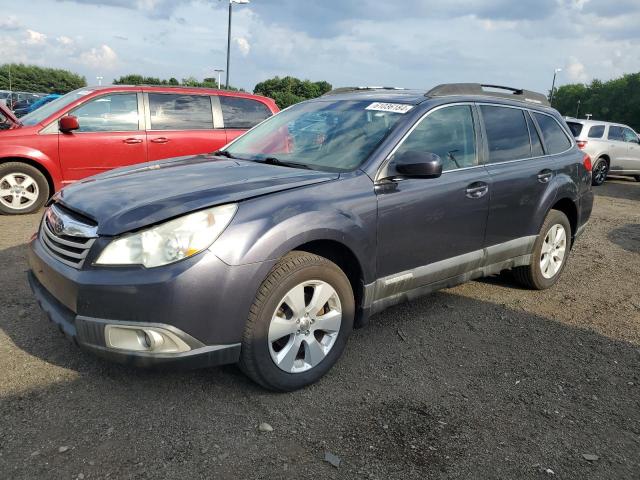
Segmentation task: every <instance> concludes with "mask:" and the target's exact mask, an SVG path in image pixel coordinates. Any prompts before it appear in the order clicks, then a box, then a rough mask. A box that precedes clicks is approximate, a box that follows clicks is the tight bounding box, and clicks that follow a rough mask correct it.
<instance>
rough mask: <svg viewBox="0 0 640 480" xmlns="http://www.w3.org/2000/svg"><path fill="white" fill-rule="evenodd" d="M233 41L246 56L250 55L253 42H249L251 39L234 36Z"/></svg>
mask: <svg viewBox="0 0 640 480" xmlns="http://www.w3.org/2000/svg"><path fill="white" fill-rule="evenodd" d="M233 42H234V43H235V44H236V47H238V50H240V53H241V54H242V56H244V57H246V56H247V55H249V52H250V51H251V44H250V43H249V40H247V39H246V38H244V37H239V38H234V39H233Z"/></svg>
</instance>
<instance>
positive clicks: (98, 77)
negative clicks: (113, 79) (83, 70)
mask: <svg viewBox="0 0 640 480" xmlns="http://www.w3.org/2000/svg"><path fill="white" fill-rule="evenodd" d="M103 78H104V77H101V76H97V77H96V80H98V86H99V87H100V86H101V85H102V79H103Z"/></svg>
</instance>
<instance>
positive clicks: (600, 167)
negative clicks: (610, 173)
mask: <svg viewBox="0 0 640 480" xmlns="http://www.w3.org/2000/svg"><path fill="white" fill-rule="evenodd" d="M607 170H608V169H607V162H605V161H604V160H601V161H600V162H598V164H597V165H596V168H595V169H594V172H593V178H594V179H595V181H596V183H597V184H598V185H600V184H602V183H604V181H605V180H606V179H607Z"/></svg>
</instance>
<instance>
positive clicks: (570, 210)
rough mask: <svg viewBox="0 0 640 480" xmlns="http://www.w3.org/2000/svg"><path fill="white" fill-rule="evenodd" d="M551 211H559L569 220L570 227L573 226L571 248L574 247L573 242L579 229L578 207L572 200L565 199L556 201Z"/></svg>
mask: <svg viewBox="0 0 640 480" xmlns="http://www.w3.org/2000/svg"><path fill="white" fill-rule="evenodd" d="M551 210H558V211H559V212H562V213H564V214H565V215H566V216H567V218H568V219H569V225H570V226H571V246H572V247H573V240H574V238H575V235H576V230H577V228H578V206H577V205H576V203H575V202H574V201H573V200H572V199H571V198H569V197H563V198H560V199H559V200H556V202H555V203H554V204H553V206H552V207H551Z"/></svg>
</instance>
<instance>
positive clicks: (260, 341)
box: [240, 251, 355, 392]
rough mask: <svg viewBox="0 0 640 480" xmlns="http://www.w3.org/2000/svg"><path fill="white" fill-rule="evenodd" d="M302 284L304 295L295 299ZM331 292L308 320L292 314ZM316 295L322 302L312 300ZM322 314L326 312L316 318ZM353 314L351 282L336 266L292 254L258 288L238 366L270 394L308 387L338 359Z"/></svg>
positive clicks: (309, 257)
mask: <svg viewBox="0 0 640 480" xmlns="http://www.w3.org/2000/svg"><path fill="white" fill-rule="evenodd" d="M326 285H328V286H329V288H327V287H326ZM301 286H302V292H304V293H303V294H302V297H300V296H296V294H295V292H298V293H300V292H301V290H300V288H301ZM331 289H333V293H332V294H331V295H332V296H331V297H330V298H329V299H328V300H327V301H326V302H324V303H323V304H322V306H321V307H320V309H319V310H318V311H317V312H314V311H310V313H309V316H306V315H303V314H296V313H295V312H294V308H295V304H297V305H298V307H300V308H297V309H296V310H297V311H298V312H301V311H308V310H310V309H311V308H312V305H313V304H314V303H317V304H318V305H320V303H322V302H323V301H324V298H325V296H327V295H328V294H329V293H330V292H331ZM316 294H317V296H316ZM323 294H324V295H323ZM317 297H320V298H321V300H319V302H314V300H315V299H316V298H317ZM290 299H297V300H303V303H300V301H298V302H296V301H292V300H290ZM289 304H291V305H294V308H290V307H289ZM315 307H317V305H316V306H314V307H313V309H314V310H315ZM320 311H322V312H324V313H322V314H321V315H318V312H320ZM338 313H341V317H340V320H337V318H338ZM354 314H355V301H354V297H353V291H352V289H351V284H350V282H349V279H348V278H347V277H346V275H345V274H344V272H343V271H342V270H341V269H340V268H339V267H338V266H337V265H336V264H334V263H333V262H331V261H329V260H327V259H326V258H324V257H320V256H318V255H314V254H311V253H307V252H300V251H294V252H291V253H289V254H288V255H286V256H285V257H284V258H282V259H281V260H280V261H279V262H278V263H277V264H276V265H275V266H274V267H273V269H272V270H271V272H270V273H269V275H268V276H267V278H266V279H265V280H264V282H262V285H261V286H260V288H259V290H258V293H257V295H256V298H255V301H254V302H253V305H252V306H251V309H250V312H249V318H248V320H247V325H246V328H245V332H244V336H243V340H242V351H241V355H240V368H241V369H242V371H243V372H244V373H245V374H246V375H247V376H249V378H251V379H252V380H254V381H255V382H256V383H258V384H260V385H262V386H263V387H265V388H267V389H270V390H275V391H281V392H288V391H292V390H297V389H299V388H302V387H305V386H307V385H310V384H312V383H314V382H316V381H317V380H318V379H320V378H321V377H322V376H323V375H324V374H326V373H327V372H328V371H329V370H330V369H331V367H332V366H333V365H334V364H335V363H336V361H337V360H338V358H340V355H341V354H342V352H343V350H344V347H345V345H346V343H347V339H348V337H349V334H350V333H351V330H352V329H353V319H354ZM314 318H315V320H314ZM296 319H297V320H298V321H297V322H296ZM294 322H295V323H294ZM309 322H311V323H309ZM328 322H330V324H329V323H328ZM338 322H339V324H338ZM322 327H326V328H328V330H323V328H322ZM281 329H282V330H281ZM296 329H297V330H296ZM299 332H300V333H299ZM281 335H282V337H280V336H281ZM319 339H320V340H319ZM318 345H320V347H321V350H318ZM287 347H289V348H287ZM296 349H297V350H296ZM296 352H297V354H296ZM321 353H322V354H323V355H324V356H323V355H321ZM292 358H293V359H295V360H293V361H292ZM280 359H281V360H280ZM318 359H319V361H318ZM277 361H280V363H276V362H277Z"/></svg>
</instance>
